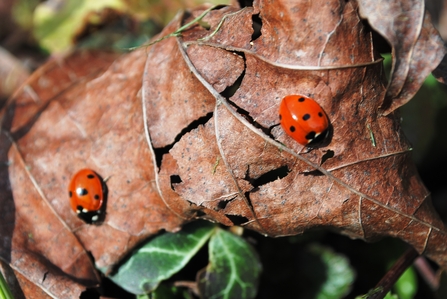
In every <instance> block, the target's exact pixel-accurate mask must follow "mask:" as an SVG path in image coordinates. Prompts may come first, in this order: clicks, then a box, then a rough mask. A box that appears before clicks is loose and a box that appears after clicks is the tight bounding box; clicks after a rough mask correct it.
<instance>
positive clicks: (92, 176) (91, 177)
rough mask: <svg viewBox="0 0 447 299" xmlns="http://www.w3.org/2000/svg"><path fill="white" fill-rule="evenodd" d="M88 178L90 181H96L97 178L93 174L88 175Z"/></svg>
mask: <svg viewBox="0 0 447 299" xmlns="http://www.w3.org/2000/svg"><path fill="white" fill-rule="evenodd" d="M87 178H88V179H94V178H95V176H94V175H93V174H87Z"/></svg>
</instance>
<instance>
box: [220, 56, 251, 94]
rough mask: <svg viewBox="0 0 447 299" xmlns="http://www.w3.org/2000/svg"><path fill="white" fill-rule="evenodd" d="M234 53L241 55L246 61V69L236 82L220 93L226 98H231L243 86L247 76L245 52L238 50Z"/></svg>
mask: <svg viewBox="0 0 447 299" xmlns="http://www.w3.org/2000/svg"><path fill="white" fill-rule="evenodd" d="M232 53H234V54H236V55H239V56H240V57H242V60H243V61H244V70H243V71H242V73H241V74H240V75H239V77H238V78H237V79H236V81H234V83H233V84H232V85H230V86H227V88H225V89H224V90H223V91H222V92H221V93H220V95H221V96H223V97H224V98H226V99H229V98H231V97H232V96H233V95H234V94H235V93H236V91H237V90H238V88H239V87H240V86H241V83H242V80H243V79H244V77H245V70H246V69H247V64H246V58H245V53H243V52H237V51H232Z"/></svg>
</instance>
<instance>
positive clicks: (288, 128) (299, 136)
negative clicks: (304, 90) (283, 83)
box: [279, 95, 329, 145]
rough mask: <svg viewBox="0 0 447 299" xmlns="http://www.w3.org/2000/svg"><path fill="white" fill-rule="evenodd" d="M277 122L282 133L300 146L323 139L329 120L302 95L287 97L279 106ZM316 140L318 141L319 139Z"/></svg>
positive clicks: (314, 104)
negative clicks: (282, 130)
mask: <svg viewBox="0 0 447 299" xmlns="http://www.w3.org/2000/svg"><path fill="white" fill-rule="evenodd" d="M279 120H280V122H281V126H282V128H283V129H284V131H285V132H286V133H287V134H288V135H289V136H290V137H292V138H293V139H294V140H295V141H297V142H298V143H300V144H302V145H308V144H309V143H311V142H315V141H316V140H317V139H316V138H317V137H319V136H321V137H323V138H324V137H325V136H326V134H327V132H328V127H329V120H328V118H327V115H326V113H325V112H324V111H323V108H321V106H320V105H318V103H317V102H315V100H313V99H311V98H309V97H306V96H302V95H288V96H285V97H284V99H282V102H281V104H280V106H279ZM321 137H320V138H318V140H320V139H321Z"/></svg>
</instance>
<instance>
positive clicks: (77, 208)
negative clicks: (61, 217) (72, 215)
mask: <svg viewBox="0 0 447 299" xmlns="http://www.w3.org/2000/svg"><path fill="white" fill-rule="evenodd" d="M83 209H84V208H83V207H82V206H77V207H76V210H78V211H79V212H82V210H83Z"/></svg>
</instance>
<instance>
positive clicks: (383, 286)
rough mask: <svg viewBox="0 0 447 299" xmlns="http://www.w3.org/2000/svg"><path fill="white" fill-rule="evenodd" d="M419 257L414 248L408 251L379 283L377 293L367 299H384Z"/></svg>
mask: <svg viewBox="0 0 447 299" xmlns="http://www.w3.org/2000/svg"><path fill="white" fill-rule="evenodd" d="M418 256H419V253H417V251H416V250H414V248H413V247H411V248H410V249H408V250H407V251H406V252H405V253H404V254H403V255H402V256H401V257H400V258H399V259H398V260H397V262H395V263H394V265H393V266H392V267H391V269H390V270H388V272H387V273H386V274H385V276H384V277H382V279H381V280H380V281H379V282H378V283H377V285H376V287H375V288H374V289H375V290H376V291H375V292H374V293H373V294H371V295H369V296H368V297H367V299H382V298H384V297H385V296H386V294H387V293H388V292H389V291H390V290H391V288H392V287H393V285H394V284H395V283H396V281H397V280H398V279H399V277H400V276H401V275H402V273H404V272H405V270H407V268H408V267H410V266H411V264H413V262H414V260H415V259H416V258H417V257H418Z"/></svg>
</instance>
